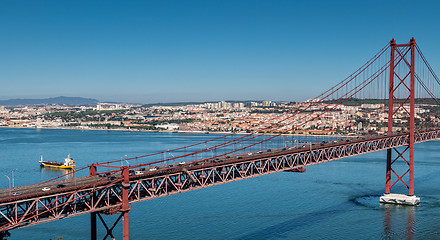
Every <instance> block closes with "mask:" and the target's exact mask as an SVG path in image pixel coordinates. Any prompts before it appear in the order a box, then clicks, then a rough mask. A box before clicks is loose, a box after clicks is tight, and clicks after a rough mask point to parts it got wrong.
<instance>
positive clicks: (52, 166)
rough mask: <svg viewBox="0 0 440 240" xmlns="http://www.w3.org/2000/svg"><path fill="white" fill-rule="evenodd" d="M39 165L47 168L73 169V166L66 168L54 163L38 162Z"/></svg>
mask: <svg viewBox="0 0 440 240" xmlns="http://www.w3.org/2000/svg"><path fill="white" fill-rule="evenodd" d="M40 165H41V166H42V167H48V168H58V169H75V166H66V165H63V164H56V163H50V162H40Z"/></svg>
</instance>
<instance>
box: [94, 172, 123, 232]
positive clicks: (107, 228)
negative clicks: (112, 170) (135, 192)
mask: <svg viewBox="0 0 440 240" xmlns="http://www.w3.org/2000/svg"><path fill="white" fill-rule="evenodd" d="M121 171H122V203H121V207H120V208H119V209H118V208H116V209H108V210H107V211H106V212H105V213H106V214H110V215H113V214H116V213H117V211H119V212H121V214H120V215H119V217H118V218H117V219H116V221H115V222H114V223H113V225H112V226H111V227H110V228H109V227H108V226H107V224H106V222H105V220H104V219H103V218H102V216H101V214H100V213H99V212H92V213H90V235H91V236H90V239H92V240H96V239H97V228H96V215H98V217H99V219H100V220H101V222H102V224H103V225H104V227H105V229H106V231H107V233H106V235H105V236H104V238H103V239H107V237H111V238H112V239H115V237H114V236H113V229H114V228H115V226H116V225H117V224H118V222H119V220H121V218H122V239H123V240H129V220H128V219H129V218H128V211H130V209H131V207H130V205H129V199H128V191H129V189H130V182H129V180H130V176H129V169H128V167H122V170H121ZM90 175H91V176H96V175H97V171H96V166H94V165H92V166H91V167H90ZM92 198H93V199H95V198H96V196H95V194H93V195H92ZM115 210H116V211H115Z"/></svg>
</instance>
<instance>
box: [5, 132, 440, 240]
mask: <svg viewBox="0 0 440 240" xmlns="http://www.w3.org/2000/svg"><path fill="white" fill-rule="evenodd" d="M213 137H214V136H211V135H209V134H208V135H206V134H178V133H146V132H109V131H74V130H45V129H43V130H41V129H0V145H1V147H0V149H1V150H0V151H1V152H0V156H1V161H2V166H1V168H0V173H1V174H3V175H9V176H11V171H12V170H13V169H15V168H16V169H17V170H16V171H15V183H16V185H24V184H30V183H36V182H38V181H41V180H44V179H48V178H51V177H53V176H54V175H56V174H58V172H56V171H42V170H40V167H39V166H38V163H37V161H38V160H39V157H40V155H44V157H45V159H48V160H61V159H62V158H64V157H65V156H66V155H67V154H69V153H70V154H71V155H72V157H74V158H75V160H76V161H77V164H78V166H79V167H82V166H85V165H87V164H90V163H93V162H102V161H107V160H115V159H120V158H121V157H124V156H125V155H128V156H136V155H142V154H145V153H148V152H153V151H159V150H164V149H171V148H175V147H177V146H182V145H187V144H190V143H194V142H200V141H203V140H206V139H209V138H213ZM439 151H440V144H439V143H438V142H428V143H422V144H417V145H416V149H415V153H416V174H415V176H416V194H417V196H419V197H421V200H422V204H421V205H420V206H418V207H399V206H381V205H379V203H378V197H379V196H380V195H381V194H382V193H383V191H384V178H385V177H384V175H385V152H378V153H373V154H368V155H362V156H358V157H355V158H350V159H342V160H338V161H335V162H330V163H324V164H319V165H316V166H310V167H308V168H307V172H306V173H304V174H299V173H276V174H271V175H267V176H262V177H257V178H253V179H247V180H243V181H237V182H234V183H228V184H224V185H219V186H215V187H210V188H206V189H201V190H196V191H191V192H187V193H182V194H177V195H173V196H169V197H164V198H159V199H154V200H150V201H146V202H142V203H137V204H133V205H132V207H133V210H132V211H130V236H131V238H132V239H353V238H357V239H378V238H385V239H402V238H412V237H413V238H417V239H436V238H437V236H438V234H439V232H438V231H439V229H440V228H439V226H438V222H439V221H438V220H439V218H440V212H439V209H440V194H438V192H439V191H438V186H439V183H440V157H438V156H437V155H438V152H439ZM3 178H4V180H3V181H1V187H3V188H5V187H8V180H7V178H6V177H3ZM113 218H115V216H113ZM88 224H89V216H88V215H82V216H78V217H73V218H68V219H64V220H61V221H56V222H52V223H46V224H40V225H36V226H31V227H27V228H23V229H19V230H13V231H11V234H12V236H11V238H10V239H50V238H52V239H56V238H57V237H59V236H62V237H63V239H88V238H89V235H90V234H89V227H88ZM72 226H75V227H74V228H72ZM118 227H119V228H118ZM118 227H117V229H116V232H117V233H120V226H118ZM98 228H99V230H98V232H99V233H100V234H101V235H100V236H103V235H102V233H103V231H104V227H103V226H102V225H100V223H98ZM78 229H80V230H81V231H78ZM119 235H120V234H119ZM119 235H116V237H117V238H118V237H119Z"/></svg>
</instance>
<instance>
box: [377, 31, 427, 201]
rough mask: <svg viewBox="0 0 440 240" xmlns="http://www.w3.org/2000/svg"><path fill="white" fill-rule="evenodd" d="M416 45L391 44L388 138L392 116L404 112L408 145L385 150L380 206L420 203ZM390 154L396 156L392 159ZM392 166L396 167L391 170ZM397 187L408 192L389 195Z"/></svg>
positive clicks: (411, 42) (392, 120)
mask: <svg viewBox="0 0 440 240" xmlns="http://www.w3.org/2000/svg"><path fill="white" fill-rule="evenodd" d="M415 44H416V41H415V39H414V38H411V40H410V42H409V43H406V44H396V41H395V40H394V39H392V40H391V41H390V49H391V56H390V77H389V92H388V93H389V94H388V134H392V133H393V132H394V131H393V130H394V128H393V122H394V116H395V115H396V114H398V113H399V112H404V113H406V114H407V115H408V116H409V127H408V130H409V135H408V139H407V143H408V145H407V146H405V147H404V149H403V150H402V149H401V148H399V149H398V148H390V149H387V164H386V181H385V194H384V195H383V196H382V197H380V202H381V203H393V204H404V205H417V204H419V203H420V198H418V197H416V196H415V195H414V139H415V138H414V116H415V112H414V105H415V81H414V80H415V72H414V71H415V68H414V66H415ZM402 69H404V70H402ZM408 105H409V107H408ZM393 153H395V154H397V156H396V157H394V158H393ZM402 163H403V165H404V166H405V168H406V166H407V167H408V169H407V170H406V171H405V172H404V173H403V174H402V173H398V171H397V170H396V168H399V167H402ZM393 165H394V166H396V167H395V168H393ZM399 170H400V169H399ZM393 177H395V178H396V179H395V180H394V182H392V179H393ZM405 179H407V180H406V181H405ZM397 183H402V184H403V185H404V186H405V187H406V188H407V189H408V195H404V194H393V193H391V188H392V187H393V186H394V185H395V184H397Z"/></svg>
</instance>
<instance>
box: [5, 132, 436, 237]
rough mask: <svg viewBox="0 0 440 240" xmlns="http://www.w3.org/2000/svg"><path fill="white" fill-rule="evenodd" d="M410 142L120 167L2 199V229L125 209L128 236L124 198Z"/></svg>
mask: <svg viewBox="0 0 440 240" xmlns="http://www.w3.org/2000/svg"><path fill="white" fill-rule="evenodd" d="M439 137H440V129H436V130H425V131H420V132H417V133H416V134H415V142H424V141H430V140H436V139H438V138H439ZM409 141H410V138H409V135H408V134H397V135H389V136H377V137H374V138H368V139H358V140H352V141H349V142H343V143H337V144H333V145H328V146H315V147H313V148H312V149H308V148H306V149H295V150H291V151H283V152H280V153H273V156H268V157H258V156H253V158H246V159H234V160H232V161H230V162H223V163H212V164H210V165H197V166H192V167H187V168H183V169H180V170H179V171H175V172H170V171H163V172H162V173H160V174H158V175H156V176H154V177H147V178H142V176H131V177H129V178H127V176H128V170H127V168H123V169H122V170H121V172H122V174H121V175H120V176H121V177H120V178H118V179H115V180H114V181H113V182H112V183H111V184H106V185H103V186H94V187H87V188H84V189H79V190H75V191H68V192H62V193H57V194H52V195H47V196H40V197H34V198H29V199H23V200H17V201H12V202H7V203H2V204H0V224H1V228H0V231H6V230H11V229H15V228H21V227H25V226H30V225H35V224H40V223H44V222H50V221H54V220H58V219H62V218H67V217H72V216H77V215H80V214H85V213H98V212H101V213H102V212H104V213H111V212H113V213H116V212H118V211H121V212H123V214H124V213H125V214H126V218H127V221H126V224H127V236H128V210H129V209H130V208H129V206H128V203H135V202H140V201H145V200H149V199H153V198H157V197H163V196H167V195H171V194H176V193H181V192H186V191H191V190H196V189H200V188H205V187H209V186H214V185H218V184H223V183H227V182H232V181H237V180H241V179H247V178H251V177H256V176H261V175H266V174H270V173H275V172H281V171H288V170H292V169H297V168H299V167H305V166H310V165H314V164H318V163H323V162H328V161H333V160H337V159H341V158H347V157H351V156H356V155H360V154H366V153H370V152H376V151H381V150H385V149H392V148H396V147H401V146H407V145H408V143H409ZM124 169H125V170H124ZM124 171H125V172H124ZM124 190H125V191H124ZM124 192H125V193H124ZM124 195H125V196H124ZM124 199H128V201H124ZM92 215H93V214H92ZM92 218H93V216H92ZM95 221H96V215H95ZM92 225H93V223H92ZM95 226H96V224H95ZM109 229H110V228H107V233H108V235H111V230H112V229H113V228H111V229H110V231H109ZM95 230H96V229H95ZM95 234H96V233H95Z"/></svg>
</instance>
